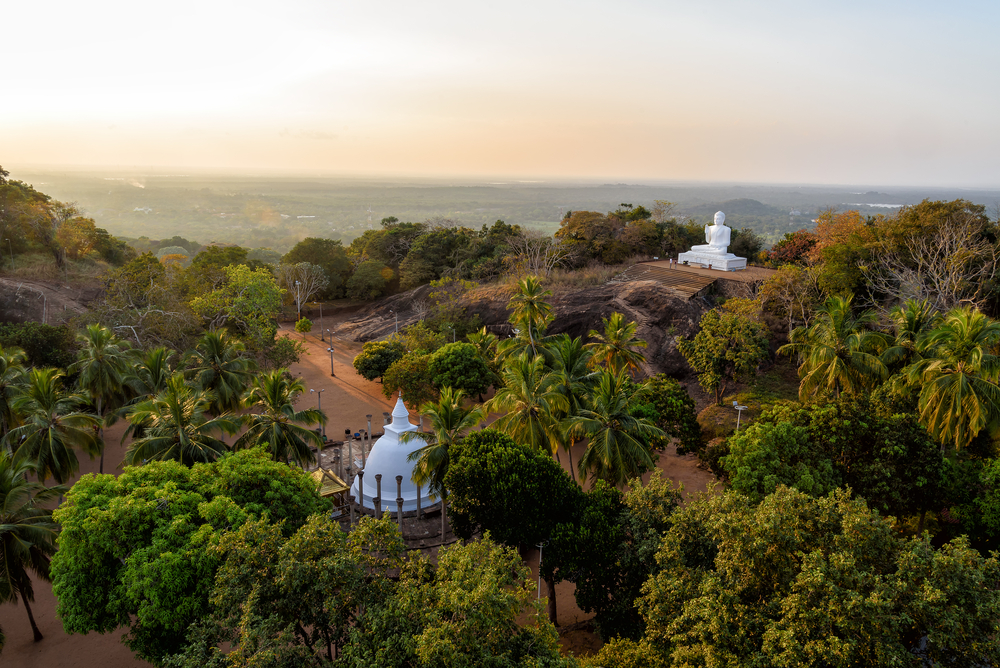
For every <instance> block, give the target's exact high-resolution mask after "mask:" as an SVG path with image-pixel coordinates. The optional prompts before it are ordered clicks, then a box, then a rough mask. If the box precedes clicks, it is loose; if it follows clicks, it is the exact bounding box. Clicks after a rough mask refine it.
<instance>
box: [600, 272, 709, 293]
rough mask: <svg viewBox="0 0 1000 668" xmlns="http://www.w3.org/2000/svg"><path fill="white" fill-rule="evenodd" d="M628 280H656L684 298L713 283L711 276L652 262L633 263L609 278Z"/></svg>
mask: <svg viewBox="0 0 1000 668" xmlns="http://www.w3.org/2000/svg"><path fill="white" fill-rule="evenodd" d="M628 281H656V282H658V283H660V284H662V285H663V286H665V287H667V288H669V289H670V290H672V291H673V292H675V293H677V294H678V296H681V297H683V298H684V299H691V298H692V297H694V296H695V295H697V294H698V293H700V292H701V291H702V290H704V289H705V288H707V287H708V286H710V285H711V284H712V283H715V281H716V279H715V277H713V276H702V275H701V274H696V273H694V272H692V271H686V270H684V269H681V268H680V267H677V268H675V269H668V268H667V267H660V266H657V265H654V264H635V265H632V266H631V267H629V268H628V269H626V270H625V271H623V272H622V273H620V274H618V275H617V276H615V277H614V278H612V279H611V281H610V282H611V283H627V282H628Z"/></svg>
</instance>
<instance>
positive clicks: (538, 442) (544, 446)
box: [484, 351, 568, 454]
mask: <svg viewBox="0 0 1000 668" xmlns="http://www.w3.org/2000/svg"><path fill="white" fill-rule="evenodd" d="M501 380H502V381H503V384H502V386H501V387H500V388H499V389H498V390H497V392H496V394H495V395H493V398H492V399H490V400H489V401H487V402H486V404H485V406H484V408H485V409H486V411H487V412H488V413H501V417H500V418H499V419H498V420H497V421H496V422H494V423H493V428H494V429H498V430H500V431H502V432H504V433H506V434H507V435H508V436H510V437H511V438H513V439H514V440H515V441H517V442H518V443H522V444H524V445H528V446H530V447H532V448H534V449H535V450H540V451H542V452H548V453H550V454H555V452H556V449H557V448H558V440H557V439H555V438H554V430H555V420H554V418H553V416H552V412H553V410H566V409H567V408H568V405H567V400H566V398H565V397H563V396H562V395H561V394H560V393H559V392H558V391H556V390H555V388H554V387H553V385H554V384H555V380H556V378H555V376H554V375H552V374H551V373H547V372H546V370H545V360H544V359H542V357H541V355H538V356H532V355H531V354H530V352H529V351H525V353H524V354H523V355H521V356H520V357H516V358H514V359H510V360H508V361H507V364H506V366H505V367H504V370H503V374H502V377H501Z"/></svg>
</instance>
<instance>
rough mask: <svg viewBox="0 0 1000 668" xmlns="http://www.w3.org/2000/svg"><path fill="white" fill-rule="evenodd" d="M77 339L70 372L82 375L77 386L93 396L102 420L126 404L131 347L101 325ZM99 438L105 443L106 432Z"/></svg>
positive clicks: (81, 334) (94, 326) (92, 326)
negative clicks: (78, 346)
mask: <svg viewBox="0 0 1000 668" xmlns="http://www.w3.org/2000/svg"><path fill="white" fill-rule="evenodd" d="M77 340H78V341H79V342H80V343H81V344H83V345H82V347H81V348H80V353H79V355H78V356H77V361H76V362H74V363H73V364H72V365H71V366H70V368H69V370H70V372H72V373H78V374H79V376H78V378H77V381H76V382H77V386H78V387H80V389H82V390H85V391H86V392H88V393H89V394H90V396H91V398H92V400H93V402H94V407H95V408H96V409H97V417H99V418H101V420H102V421H103V420H104V418H105V415H104V414H105V412H106V411H107V410H108V409H109V408H111V409H114V408H116V407H117V406H118V405H121V404H122V403H124V401H125V391H126V386H125V377H126V375H127V373H128V368H129V366H130V365H131V361H132V356H133V352H132V348H131V346H130V345H129V344H128V343H126V342H125V341H122V340H121V339H119V338H118V337H117V336H115V335H114V333H113V332H112V331H111V330H110V329H108V328H107V327H102V326H101V325H88V326H87V328H86V329H85V330H84V331H83V332H82V333H80V334H79V335H78V336H77ZM100 436H101V443H102V444H103V442H104V432H103V430H101V433H100ZM100 472H101V473H104V448H101V465H100Z"/></svg>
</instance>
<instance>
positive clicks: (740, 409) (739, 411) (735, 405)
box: [733, 401, 747, 434]
mask: <svg viewBox="0 0 1000 668" xmlns="http://www.w3.org/2000/svg"><path fill="white" fill-rule="evenodd" d="M733 408H735V409H736V433H737V434H738V433H740V418H742V417H743V411H745V410H746V409H747V407H746V406H740V402H738V401H734V402H733Z"/></svg>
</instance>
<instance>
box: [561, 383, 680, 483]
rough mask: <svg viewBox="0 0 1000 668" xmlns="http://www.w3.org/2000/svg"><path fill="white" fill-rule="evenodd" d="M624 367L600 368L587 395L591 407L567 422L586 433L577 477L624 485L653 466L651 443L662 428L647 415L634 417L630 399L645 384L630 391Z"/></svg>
mask: <svg viewBox="0 0 1000 668" xmlns="http://www.w3.org/2000/svg"><path fill="white" fill-rule="evenodd" d="M626 384H627V377H626V375H625V371H624V369H623V370H622V371H619V372H618V373H611V372H609V371H602V372H601V373H600V375H599V376H598V379H597V384H596V385H595V387H594V390H593V393H592V394H591V397H590V407H589V408H583V409H581V410H580V411H579V414H578V416H577V417H573V418H569V419H568V422H569V424H570V425H572V427H573V428H574V429H577V430H579V431H580V432H582V433H583V434H585V435H586V437H587V440H588V443H587V450H586V451H585V452H584V453H583V456H582V457H581V458H580V466H579V469H580V477H581V478H586V477H587V475H588V473H589V474H593V476H594V477H595V478H598V479H600V480H604V481H606V482H608V483H610V484H612V485H615V486H619V485H624V484H625V483H626V482H627V481H629V480H631V479H633V478H637V477H639V476H641V475H642V474H643V473H645V472H646V471H648V470H650V469H652V468H653V458H652V457H651V456H650V443H651V441H653V439H657V438H663V436H664V432H663V430H661V429H660V428H659V427H657V426H656V425H655V424H653V423H652V422H650V421H649V420H648V419H646V418H641V417H638V418H637V417H635V416H633V415H632V413H631V411H630V410H629V409H630V405H629V404H630V403H631V402H638V401H639V400H641V399H642V398H643V395H644V394H645V388H642V389H640V390H639V391H638V392H636V393H634V394H630V393H629V391H628V390H627V387H626Z"/></svg>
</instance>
